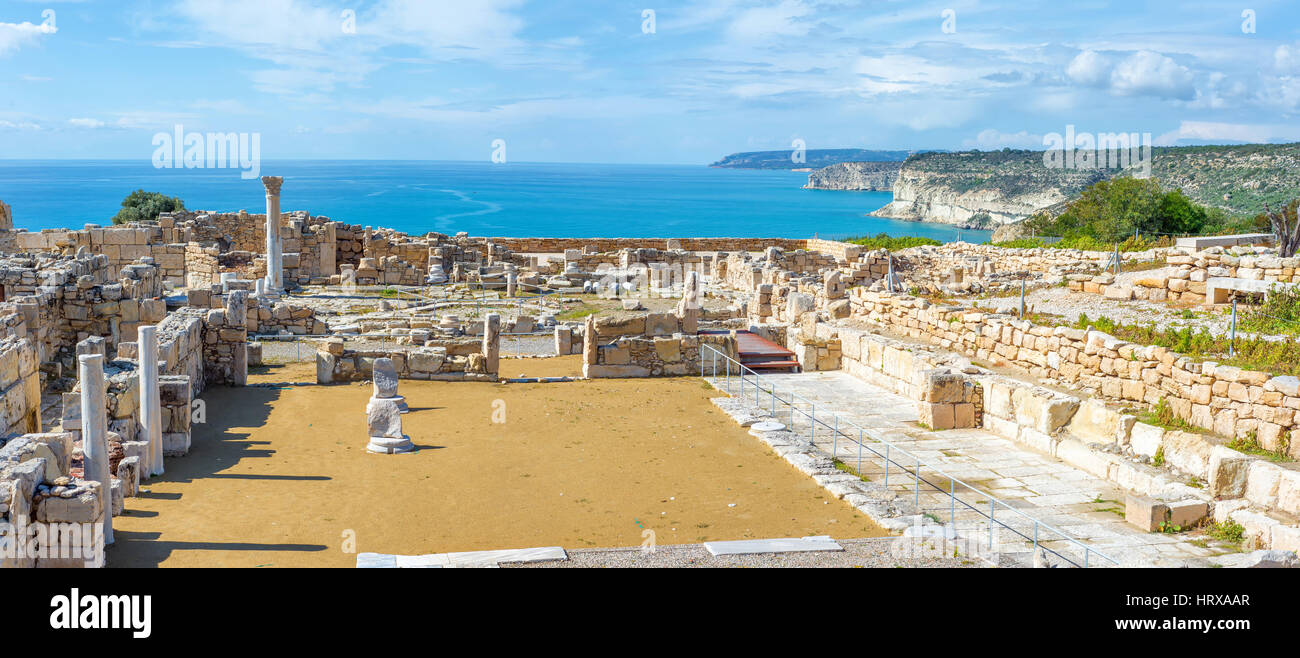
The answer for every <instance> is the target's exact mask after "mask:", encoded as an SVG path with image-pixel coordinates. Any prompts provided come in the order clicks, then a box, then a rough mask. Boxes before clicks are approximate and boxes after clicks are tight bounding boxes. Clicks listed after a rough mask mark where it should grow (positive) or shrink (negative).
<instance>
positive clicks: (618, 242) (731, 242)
mask: <svg viewBox="0 0 1300 658" xmlns="http://www.w3.org/2000/svg"><path fill="white" fill-rule="evenodd" d="M489 239H490V240H491V241H492V243H493V244H497V245H501V246H504V247H505V248H507V249H509V250H510V251H512V252H515V253H528V254H562V253H564V252H565V250H568V249H577V250H580V251H581V250H584V249H588V248H590V249H592V250H594V251H595V252H610V251H620V250H623V249H663V250H668V249H671V248H677V249H685V250H686V251H763V250H764V249H767V248H768V247H780V248H781V249H788V250H791V251H793V250H795V249H804V248H807V244H808V241H807V240H791V239H786V238H489Z"/></svg>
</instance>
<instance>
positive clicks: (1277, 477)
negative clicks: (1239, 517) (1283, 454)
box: [1246, 459, 1282, 507]
mask: <svg viewBox="0 0 1300 658" xmlns="http://www.w3.org/2000/svg"><path fill="white" fill-rule="evenodd" d="M1281 477H1282V469H1280V468H1278V467H1277V466H1275V465H1273V464H1270V463H1268V462H1265V461H1261V460H1258V459H1255V460H1251V462H1250V469H1249V471H1248V472H1247V473H1246V499H1247V500H1249V501H1250V502H1252V503H1255V504H1256V505H1259V506H1261V507H1272V506H1273V505H1274V503H1276V502H1277V490H1278V484H1279V482H1280V481H1281Z"/></svg>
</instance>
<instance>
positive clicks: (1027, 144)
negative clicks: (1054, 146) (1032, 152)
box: [962, 128, 1043, 151]
mask: <svg viewBox="0 0 1300 658" xmlns="http://www.w3.org/2000/svg"><path fill="white" fill-rule="evenodd" d="M1042 146H1043V136H1042V135H1035V134H1032V133H1030V132H1029V131H1027V130H1021V131H1020V132H1016V133H1004V132H1001V131H999V130H995V129H993V128H989V129H986V130H981V131H980V133H979V134H978V135H976V136H975V139H965V140H962V147H963V148H968V149H971V148H977V149H981V150H985V151H988V150H997V149H1003V148H1013V149H1037V148H1042Z"/></svg>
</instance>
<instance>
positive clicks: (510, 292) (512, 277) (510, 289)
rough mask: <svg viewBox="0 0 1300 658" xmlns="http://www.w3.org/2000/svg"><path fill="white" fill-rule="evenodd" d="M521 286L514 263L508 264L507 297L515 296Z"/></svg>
mask: <svg viewBox="0 0 1300 658" xmlns="http://www.w3.org/2000/svg"><path fill="white" fill-rule="evenodd" d="M518 288H519V273H518V272H516V271H515V266H514V265H506V297H511V298H513V297H514V296H515V294H516V293H517V292H518Z"/></svg>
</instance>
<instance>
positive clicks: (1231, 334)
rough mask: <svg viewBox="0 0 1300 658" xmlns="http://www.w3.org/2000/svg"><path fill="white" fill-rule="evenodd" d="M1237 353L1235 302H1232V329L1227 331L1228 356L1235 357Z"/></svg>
mask: <svg viewBox="0 0 1300 658" xmlns="http://www.w3.org/2000/svg"><path fill="white" fill-rule="evenodd" d="M1236 351H1237V300H1235V299H1234V300H1232V327H1231V329H1229V331H1228V356H1236Z"/></svg>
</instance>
